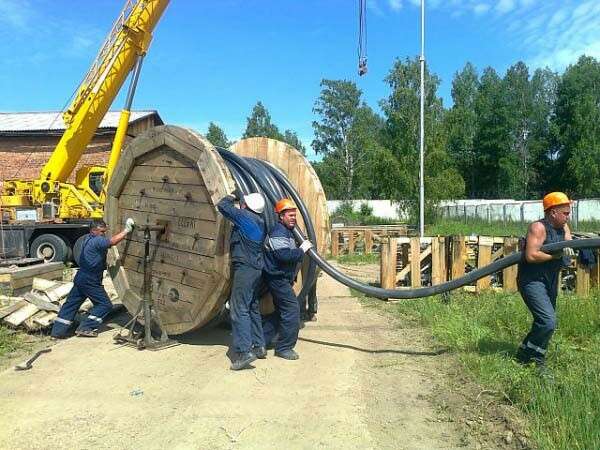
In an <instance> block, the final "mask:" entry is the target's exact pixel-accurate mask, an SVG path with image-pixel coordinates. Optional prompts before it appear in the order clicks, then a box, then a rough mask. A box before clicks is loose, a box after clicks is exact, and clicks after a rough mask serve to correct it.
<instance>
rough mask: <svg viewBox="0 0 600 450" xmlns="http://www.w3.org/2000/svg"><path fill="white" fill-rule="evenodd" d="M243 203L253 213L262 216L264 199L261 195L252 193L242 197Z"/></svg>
mask: <svg viewBox="0 0 600 450" xmlns="http://www.w3.org/2000/svg"><path fill="white" fill-rule="evenodd" d="M244 203H245V204H246V206H247V207H248V208H250V209H251V210H252V211H254V212H255V213H258V214H262V212H263V211H264V210H265V199H264V197H263V196H262V194H258V193H252V194H248V195H244Z"/></svg>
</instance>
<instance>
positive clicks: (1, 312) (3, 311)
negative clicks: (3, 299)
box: [0, 297, 27, 319]
mask: <svg viewBox="0 0 600 450" xmlns="http://www.w3.org/2000/svg"><path fill="white" fill-rule="evenodd" d="M14 298H18V299H19V300H17V301H15V303H11V304H10V305H7V306H3V307H2V308H0V319H3V318H5V317H6V316H10V315H11V314H12V313H14V312H15V311H18V310H19V309H21V308H22V307H23V306H25V305H27V301H26V300H25V299H23V298H22V297H14Z"/></svg>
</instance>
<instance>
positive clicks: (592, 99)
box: [554, 56, 600, 196]
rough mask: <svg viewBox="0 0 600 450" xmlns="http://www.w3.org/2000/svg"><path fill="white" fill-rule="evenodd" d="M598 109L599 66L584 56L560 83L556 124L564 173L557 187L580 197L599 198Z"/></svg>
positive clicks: (559, 158) (560, 160)
mask: <svg viewBox="0 0 600 450" xmlns="http://www.w3.org/2000/svg"><path fill="white" fill-rule="evenodd" d="M599 105H600V62H599V61H598V60H596V59H595V58H593V57H589V56H582V57H581V58H579V60H578V61H577V63H576V64H574V65H571V66H569V67H568V68H567V70H566V71H565V73H564V74H563V77H562V79H561V81H560V82H559V85H558V89H557V100H556V117H555V120H554V126H555V130H556V139H557V144H558V146H557V150H558V151H557V155H556V156H557V163H558V166H559V168H560V169H562V174H560V175H562V176H560V178H559V179H558V180H557V181H556V187H558V188H561V189H563V190H565V191H568V192H572V193H574V194H575V195H578V196H598V195H600V106H599ZM557 175H558V174H557Z"/></svg>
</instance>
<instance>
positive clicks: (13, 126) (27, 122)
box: [0, 111, 163, 135]
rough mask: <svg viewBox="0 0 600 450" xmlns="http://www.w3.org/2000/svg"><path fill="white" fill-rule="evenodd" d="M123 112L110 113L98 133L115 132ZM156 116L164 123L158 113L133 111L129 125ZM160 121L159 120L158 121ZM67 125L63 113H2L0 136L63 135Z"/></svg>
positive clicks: (159, 122) (0, 116) (160, 122)
mask: <svg viewBox="0 0 600 450" xmlns="http://www.w3.org/2000/svg"><path fill="white" fill-rule="evenodd" d="M120 114H121V111H109V112H107V113H106V115H105V116H104V119H102V122H100V126H99V127H98V131H101V130H104V131H113V130H115V129H116V128H117V125H118V124H119V116H120ZM152 116H155V120H156V121H157V123H158V124H162V123H163V121H162V119H161V118H160V116H159V115H158V112H157V111H131V116H130V118H129V124H132V123H134V122H137V121H139V120H143V119H146V118H149V117H152ZM157 119H158V120H157ZM65 128H66V127H65V123H64V121H63V118H62V112H61V111H44V112H17V113H3V112H0V135H7V134H57V133H59V134H62V132H63V131H64V130H65Z"/></svg>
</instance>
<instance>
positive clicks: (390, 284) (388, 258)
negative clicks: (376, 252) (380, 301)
mask: <svg viewBox="0 0 600 450" xmlns="http://www.w3.org/2000/svg"><path fill="white" fill-rule="evenodd" d="M397 251H398V239H397V238H389V239H387V240H385V241H383V242H382V243H381V260H380V268H381V271H380V280H381V287H382V288H384V289H395V288H396V263H397Z"/></svg>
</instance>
